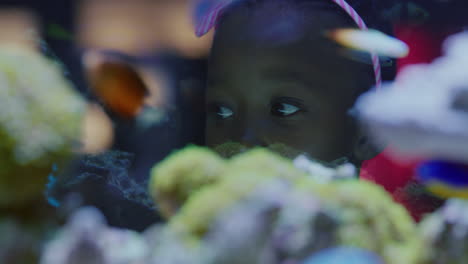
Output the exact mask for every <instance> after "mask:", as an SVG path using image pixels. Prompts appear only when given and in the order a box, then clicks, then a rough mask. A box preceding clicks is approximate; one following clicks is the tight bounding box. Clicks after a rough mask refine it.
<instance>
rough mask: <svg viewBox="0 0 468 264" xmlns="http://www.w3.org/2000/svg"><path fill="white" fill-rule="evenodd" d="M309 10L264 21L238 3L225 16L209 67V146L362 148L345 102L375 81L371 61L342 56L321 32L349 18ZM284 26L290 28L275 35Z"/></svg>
mask: <svg viewBox="0 0 468 264" xmlns="http://www.w3.org/2000/svg"><path fill="white" fill-rule="evenodd" d="M272 11H273V12H274V11H275V6H270V7H269V10H268V12H272ZM283 12H284V11H283ZM309 13H310V12H309ZM311 17H313V19H312V20H313V21H312V22H311V23H303V22H301V21H299V22H298V21H286V22H285V21H283V20H281V19H276V18H274V19H271V20H270V21H265V17H263V18H262V16H261V13H260V15H253V16H252V15H250V16H249V15H247V14H246V13H245V12H242V10H238V11H233V12H232V13H231V14H230V15H228V16H227V17H225V18H224V19H223V21H222V24H221V25H220V26H219V27H218V29H217V32H216V36H215V40H214V44H213V48H212V53H211V57H210V61H209V70H208V88H207V89H208V90H207V110H208V116H207V123H206V142H207V144H208V145H209V146H216V145H218V144H222V143H224V142H227V141H234V142H239V143H242V144H244V145H247V146H268V145H270V144H274V143H284V144H286V145H287V146H289V147H292V148H294V149H296V150H298V151H299V152H305V153H307V154H309V155H310V156H311V157H313V158H316V159H319V160H323V161H333V160H335V159H338V158H341V157H343V156H350V155H351V154H352V153H354V154H355V153H359V151H360V150H359V149H357V148H359V146H360V145H359V144H357V142H359V139H360V138H361V136H360V133H359V132H358V130H357V128H356V125H355V122H354V121H353V120H352V118H351V117H350V116H349V115H348V109H349V108H350V107H352V105H353V103H354V101H355V99H356V95H357V93H358V92H357V91H358V90H359V89H362V85H368V86H369V87H370V86H371V85H372V78H373V76H372V74H369V70H371V69H370V66H369V65H363V64H359V63H356V62H354V61H350V60H347V59H346V58H344V57H342V56H340V55H339V52H338V49H339V47H338V46H337V45H336V44H334V43H333V42H332V41H331V40H329V39H328V38H327V37H326V34H325V33H326V32H327V31H328V30H331V29H334V28H342V27H350V24H349V21H348V20H346V18H343V17H341V16H340V14H334V13H332V12H328V13H327V12H320V10H318V11H317V14H316V15H315V16H313V14H311ZM298 28H302V29H303V30H302V32H301V31H298V30H297V29H298ZM262 30H263V31H262ZM259 32H260V33H259ZM262 32H263V33H264V32H267V33H265V34H263V33H262ZM285 32H294V35H293V36H292V37H290V36H286V37H278V38H276V39H275V37H274V36H283V35H282V34H283V33H285ZM272 36H273V38H272ZM361 145H362V144H361ZM357 146H358V147H357ZM362 158H363V159H365V158H366V157H362Z"/></svg>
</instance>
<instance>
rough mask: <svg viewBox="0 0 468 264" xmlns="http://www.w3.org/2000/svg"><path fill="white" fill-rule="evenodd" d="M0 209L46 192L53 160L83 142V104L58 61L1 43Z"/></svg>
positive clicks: (54, 161)
mask: <svg viewBox="0 0 468 264" xmlns="http://www.w3.org/2000/svg"><path fill="white" fill-rule="evenodd" d="M0 87H1V88H0V137H1V139H2V140H1V141H0V167H1V168H2V170H1V171H0V207H10V206H15V205H18V204H22V203H27V202H29V201H34V200H36V199H37V198H38V197H40V196H42V192H43V189H44V185H45V183H46V179H47V176H48V174H49V172H50V171H51V168H52V164H54V163H57V164H60V163H61V162H63V161H65V160H67V159H68V158H69V156H70V154H71V151H72V147H73V145H74V144H76V142H77V141H78V140H79V136H80V125H81V118H82V116H83V113H84V108H85V102H84V100H83V99H82V98H81V97H80V96H79V95H78V93H76V92H75V91H74V89H73V88H72V85H71V84H70V82H68V80H66V79H65V78H64V77H63V75H62V69H60V67H59V66H58V64H57V63H55V62H53V61H50V60H48V59H46V58H45V57H44V56H42V55H41V54H39V53H37V52H34V51H30V50H26V49H21V48H15V47H10V46H1V47H0Z"/></svg>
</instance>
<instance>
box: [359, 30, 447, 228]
mask: <svg viewBox="0 0 468 264" xmlns="http://www.w3.org/2000/svg"><path fill="white" fill-rule="evenodd" d="M394 31H395V36H396V37H397V38H399V39H400V40H402V41H404V42H405V43H406V44H408V46H409V47H410V53H409V55H408V57H406V58H403V59H400V60H398V62H397V66H398V72H399V71H400V70H401V69H402V68H403V67H405V66H407V65H410V64H417V63H430V62H431V61H432V60H434V59H435V58H437V57H439V56H440V55H441V47H442V43H443V41H444V40H445V38H446V37H447V36H448V35H450V33H448V32H447V30H434V28H433V27H431V26H430V25H422V26H410V25H397V26H395V28H394ZM395 103H398V102H395ZM388 152H389V151H384V152H382V153H380V154H379V155H377V156H376V157H375V158H373V159H371V160H368V161H365V162H364V163H363V165H362V168H361V172H360V178H361V179H363V180H367V181H372V182H375V183H376V184H379V185H381V186H383V187H384V188H385V190H386V191H388V192H389V193H391V194H392V196H393V198H394V199H395V201H397V202H398V203H401V204H402V205H403V206H405V207H406V209H408V211H409V213H410V214H411V215H412V216H413V218H414V219H415V220H416V221H419V220H420V219H421V217H422V216H423V215H424V214H426V213H430V212H432V211H433V210H435V209H436V208H437V206H439V205H440V203H438V202H437V201H434V199H432V198H429V197H427V196H425V197H422V196H421V197H419V198H418V197H416V196H415V195H414V193H411V192H412V190H417V189H418V188H421V187H422V186H420V185H419V184H418V183H417V181H416V180H415V177H414V176H415V173H414V171H415V168H416V166H417V164H418V162H410V163H408V164H399V163H397V162H395V161H394V160H392V159H390V158H389V155H388Z"/></svg>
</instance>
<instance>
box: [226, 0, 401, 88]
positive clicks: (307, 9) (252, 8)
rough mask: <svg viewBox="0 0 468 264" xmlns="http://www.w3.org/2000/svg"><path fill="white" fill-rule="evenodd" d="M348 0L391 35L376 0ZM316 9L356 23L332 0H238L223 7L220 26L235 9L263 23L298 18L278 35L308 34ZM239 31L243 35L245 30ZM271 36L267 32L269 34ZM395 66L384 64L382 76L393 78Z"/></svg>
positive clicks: (369, 23) (373, 25) (371, 24)
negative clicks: (293, 24)
mask: <svg viewBox="0 0 468 264" xmlns="http://www.w3.org/2000/svg"><path fill="white" fill-rule="evenodd" d="M346 2H347V3H348V4H349V5H350V6H352V7H353V8H354V9H355V10H356V12H357V13H358V14H359V15H360V16H361V17H362V19H363V20H364V21H365V23H366V24H367V26H368V27H369V28H372V29H377V30H379V31H382V32H384V33H386V34H389V35H392V27H391V25H390V24H389V23H387V22H385V21H383V20H382V19H380V16H379V14H380V12H379V10H378V9H379V8H378V5H377V0H347V1H346ZM272 6H273V7H274V11H272V12H270V11H269V10H268V9H270V8H271V7H272ZM316 10H321V11H324V12H333V13H336V14H337V15H338V17H342V18H343V20H342V21H341V22H342V23H344V26H345V27H357V25H356V23H355V22H354V21H353V19H352V18H351V17H350V15H348V14H346V11H344V10H343V8H342V7H340V6H339V5H337V4H336V3H334V2H333V1H331V0H237V1H233V2H232V4H230V5H228V6H227V7H225V8H224V9H223V10H222V12H221V15H220V17H219V18H218V21H217V25H218V26H221V25H222V24H223V21H224V20H225V19H224V18H226V17H228V16H230V15H231V14H232V13H234V12H236V13H238V12H243V14H245V15H246V16H255V17H256V18H257V19H259V20H260V21H261V22H260V23H269V21H272V20H278V19H282V18H284V19H288V20H290V21H295V22H297V23H295V24H296V25H300V26H299V28H297V29H296V30H293V31H288V32H285V33H284V34H283V35H281V36H278V38H277V39H282V40H287V39H288V38H290V37H292V38H295V36H292V35H294V34H296V35H297V34H305V32H303V30H304V29H302V28H304V27H305V26H307V25H309V24H310V23H313V20H314V18H313V17H312V16H311V15H310V14H311V13H312V11H316ZM278 11H279V13H278ZM273 12H274V13H273ZM238 34H239V35H242V32H239V33H238ZM256 34H259V37H260V38H262V37H265V36H261V34H264V32H256ZM267 34H268V33H267ZM270 37H271V36H267V38H270ZM267 40H269V39H267ZM395 69H396V67H395V63H392V64H391V66H386V67H384V68H382V80H384V81H386V80H393V78H394V77H395V73H396V70H395Z"/></svg>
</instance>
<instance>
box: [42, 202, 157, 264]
mask: <svg viewBox="0 0 468 264" xmlns="http://www.w3.org/2000/svg"><path fill="white" fill-rule="evenodd" d="M148 256H149V248H148V246H147V244H146V241H145V239H144V238H143V237H142V236H141V235H140V234H139V233H137V232H133V231H130V230H124V229H117V228H112V227H108V226H107V224H106V222H105V219H104V217H103V216H102V214H101V213H100V212H99V211H98V210H97V209H95V208H92V207H85V208H82V209H80V210H79V211H77V212H76V213H75V214H74V215H73V216H72V217H71V219H70V221H69V222H68V224H67V225H66V226H65V227H64V228H63V229H62V231H60V232H59V234H58V235H57V236H56V238H55V240H53V241H51V242H49V243H48V244H47V245H46V247H45V251H44V254H43V255H42V258H41V262H40V263H41V264H65V263H67V264H72V263H88V264H94V263H95V264H111V263H112V264H131V263H147V258H148Z"/></svg>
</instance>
